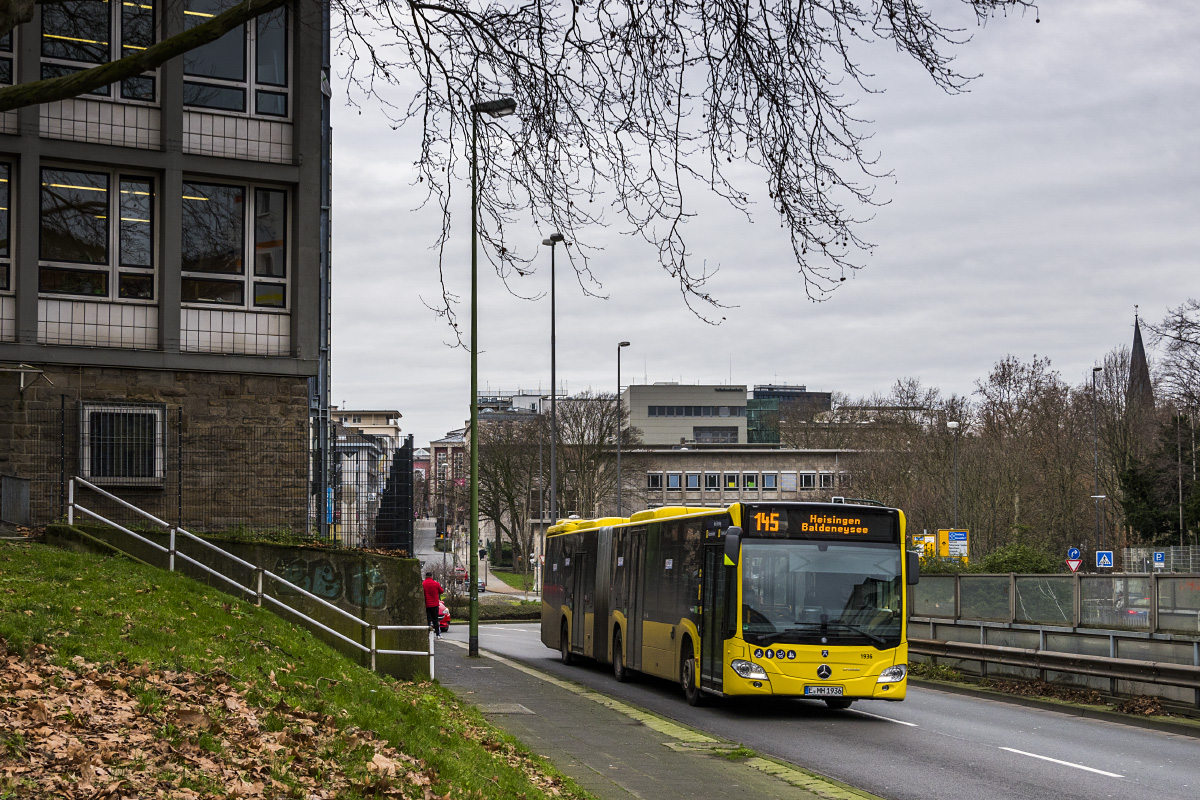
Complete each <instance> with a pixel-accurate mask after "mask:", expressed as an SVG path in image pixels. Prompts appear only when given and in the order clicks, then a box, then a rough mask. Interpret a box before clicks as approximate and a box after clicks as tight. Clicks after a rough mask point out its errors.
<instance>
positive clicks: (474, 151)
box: [467, 97, 517, 657]
mask: <svg viewBox="0 0 1200 800" xmlns="http://www.w3.org/2000/svg"><path fill="white" fill-rule="evenodd" d="M516 110H517V101H516V100H514V99H512V98H511V97H501V98H500V99H499V100H486V101H484V102H482V103H475V104H473V105H472V106H471V434H470V442H471V519H470V525H471V553H470V559H471V590H470V591H471V594H470V596H471V623H470V627H469V629H468V635H467V655H469V656H475V657H478V656H479V324H478V323H479V256H478V252H479V249H478V239H479V158H478V142H479V132H478V124H477V123H478V119H479V115H480V114H487V115H488V116H491V117H507V116H508V115H510V114H512V113H514V112H516Z"/></svg>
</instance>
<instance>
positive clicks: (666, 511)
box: [546, 498, 891, 536]
mask: <svg viewBox="0 0 1200 800" xmlns="http://www.w3.org/2000/svg"><path fill="white" fill-rule="evenodd" d="M846 501H848V502H840V503H833V502H811V501H805V500H765V501H750V504H755V503H759V502H762V503H768V504H770V505H781V506H802V505H819V506H830V505H832V506H841V505H872V506H875V507H882V508H887V509H890V508H891V507H890V506H885V505H884V504H883V503H879V502H876V501H874V500H859V499H857V498H846ZM739 505H747V503H746V501H738V502H736V503H730V504H729V505H728V506H700V507H697V506H660V507H658V508H647V509H646V510H644V511H635V512H634V513H632V514H630V515H629V516H628V517H600V518H598V519H562V520H559V521H558V523H557V524H555V525H551V526H550V527H549V528H548V529H547V530H546V535H547V536H557V535H559V534H564V533H574V532H575V531H583V530H588V529H590V528H605V527H616V526H623V525H636V524H639V523H644V522H653V521H654V520H657V519H676V518H682V517H694V516H700V515H703V514H731V513H732V512H733V510H734V507H735V506H739Z"/></svg>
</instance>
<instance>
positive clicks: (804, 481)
mask: <svg viewBox="0 0 1200 800" xmlns="http://www.w3.org/2000/svg"><path fill="white" fill-rule="evenodd" d="M796 478H797V483H796V486H797V488H798V489H800V490H801V491H804V490H807V489H815V488H817V473H815V472H801V473H800V474H799V475H797V476H796Z"/></svg>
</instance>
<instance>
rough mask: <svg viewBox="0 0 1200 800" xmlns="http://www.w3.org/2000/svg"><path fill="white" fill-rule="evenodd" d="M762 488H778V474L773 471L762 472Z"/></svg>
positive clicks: (770, 490)
mask: <svg viewBox="0 0 1200 800" xmlns="http://www.w3.org/2000/svg"><path fill="white" fill-rule="evenodd" d="M762 488H763V491H764V492H773V491H775V490H776V489H778V488H779V476H778V475H776V474H775V473H774V472H764V473H763V475H762Z"/></svg>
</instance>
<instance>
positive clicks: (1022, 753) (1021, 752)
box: [1000, 747, 1125, 778]
mask: <svg viewBox="0 0 1200 800" xmlns="http://www.w3.org/2000/svg"><path fill="white" fill-rule="evenodd" d="M1000 749H1001V750H1007V751H1008V752H1010V753H1016V754H1017V755H1020V756H1029V757H1030V758H1040V759H1041V760H1042V761H1049V762H1051V763H1053V764H1062V765H1063V766H1064V767H1074V768H1075V769H1082V770H1085V771H1087V772H1094V773H1096V774H1097V775H1104V776H1105V777H1108V778H1124V777H1125V776H1124V775H1118V774H1117V773H1115V772H1105V771H1104V770H1102V769H1096V768H1094V767H1085V766H1084V765H1083V764H1073V763H1071V762H1070V761H1059V760H1058V759H1057V758H1051V757H1050V756H1039V755H1038V754H1037V753H1026V752H1025V751H1024V750H1014V749H1013V748H1011V747H1001V748H1000Z"/></svg>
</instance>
